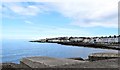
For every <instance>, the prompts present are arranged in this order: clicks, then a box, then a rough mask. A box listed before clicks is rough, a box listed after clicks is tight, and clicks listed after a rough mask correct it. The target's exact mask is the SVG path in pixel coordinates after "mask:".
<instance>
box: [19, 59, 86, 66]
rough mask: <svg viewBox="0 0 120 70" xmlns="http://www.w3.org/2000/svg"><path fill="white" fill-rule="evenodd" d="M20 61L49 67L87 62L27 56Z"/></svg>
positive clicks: (30, 64) (28, 64)
mask: <svg viewBox="0 0 120 70" xmlns="http://www.w3.org/2000/svg"><path fill="white" fill-rule="evenodd" d="M20 62H21V63H22V64H25V65H27V66H29V67H30V68H49V67H59V66H64V65H72V64H79V63H85V62H86V61H82V60H81V61H80V60H73V59H63V58H51V57H27V58H23V59H22V60H21V61H20Z"/></svg>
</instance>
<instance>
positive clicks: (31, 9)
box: [3, 2, 48, 16]
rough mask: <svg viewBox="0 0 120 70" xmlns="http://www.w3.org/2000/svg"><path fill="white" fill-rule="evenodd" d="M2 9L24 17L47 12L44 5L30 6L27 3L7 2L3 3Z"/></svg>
mask: <svg viewBox="0 0 120 70" xmlns="http://www.w3.org/2000/svg"><path fill="white" fill-rule="evenodd" d="M3 5H4V8H6V9H7V10H9V12H10V11H12V12H14V13H16V14H19V15H23V16H24V15H25V16H36V15H38V14H40V13H45V12H46V11H48V9H47V7H46V6H44V5H38V4H34V5H31V4H29V3H28V2H25V3H23V2H15V3H14V2H7V3H3Z"/></svg>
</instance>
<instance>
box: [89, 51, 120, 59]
mask: <svg viewBox="0 0 120 70" xmlns="http://www.w3.org/2000/svg"><path fill="white" fill-rule="evenodd" d="M88 57H89V61H97V60H105V59H113V58H119V57H120V56H119V54H118V53H93V54H91V55H89V56H88Z"/></svg>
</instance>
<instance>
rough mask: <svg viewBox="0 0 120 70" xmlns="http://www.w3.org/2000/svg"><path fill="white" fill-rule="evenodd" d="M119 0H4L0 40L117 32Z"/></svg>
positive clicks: (82, 35) (100, 34)
mask: <svg viewBox="0 0 120 70" xmlns="http://www.w3.org/2000/svg"><path fill="white" fill-rule="evenodd" d="M118 2H119V0H69V1H67V0H64V1H60V0H51V2H50V0H45V2H44V1H38V0H37V1H33V0H32V1H29V0H26V1H23V0H21V1H20V0H18V1H17V0H16V2H15V1H14V0H13V1H12V0H10V2H8V1H7V0H4V1H3V2H2V4H1V6H0V10H1V12H0V15H1V16H2V27H1V29H2V36H1V38H2V39H39V38H48V37H61V36H68V37H70V36H77V37H78V36H81V37H86V36H89V37H91V36H94V37H95V36H109V35H118Z"/></svg>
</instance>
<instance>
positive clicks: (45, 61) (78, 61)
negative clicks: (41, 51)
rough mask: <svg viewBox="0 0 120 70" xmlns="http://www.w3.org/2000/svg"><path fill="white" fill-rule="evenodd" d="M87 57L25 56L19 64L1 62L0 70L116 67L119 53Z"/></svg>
mask: <svg viewBox="0 0 120 70" xmlns="http://www.w3.org/2000/svg"><path fill="white" fill-rule="evenodd" d="M88 57H89V58H88V59H82V58H80V57H78V58H66V59H65V58H64V59H63V58H52V57H44V56H43V57H39V56H36V57H26V58H23V59H21V60H20V64H15V63H2V64H0V65H1V66H2V70H6V69H7V70H8V69H11V68H12V69H21V68H22V70H26V69H34V68H37V69H40V68H118V67H119V65H118V63H119V61H118V59H119V58H120V55H119V54H118V53H93V54H90V55H89V56H88Z"/></svg>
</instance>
